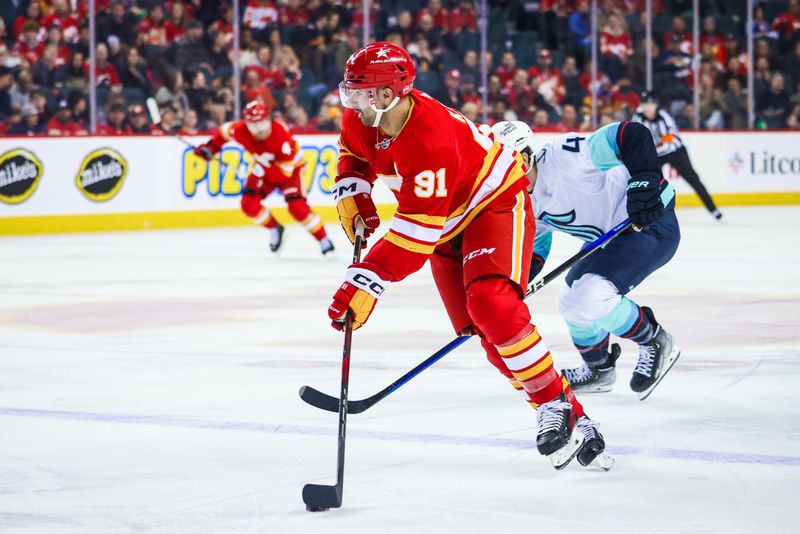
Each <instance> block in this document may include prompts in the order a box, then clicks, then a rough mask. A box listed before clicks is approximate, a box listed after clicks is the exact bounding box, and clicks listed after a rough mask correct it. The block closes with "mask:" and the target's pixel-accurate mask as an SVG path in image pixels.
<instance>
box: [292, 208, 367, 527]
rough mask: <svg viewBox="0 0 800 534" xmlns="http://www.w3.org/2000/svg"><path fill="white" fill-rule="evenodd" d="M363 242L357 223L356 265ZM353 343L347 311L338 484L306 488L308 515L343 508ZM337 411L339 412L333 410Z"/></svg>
mask: <svg viewBox="0 0 800 534" xmlns="http://www.w3.org/2000/svg"><path fill="white" fill-rule="evenodd" d="M363 241H364V227H363V225H362V224H361V221H360V220H358V223H357V228H356V238H355V243H353V263H358V262H359V261H360V259H361V244H362V243H363ZM352 344H353V314H352V313H351V312H350V310H348V311H347V313H346V314H345V318H344V344H343V347H342V390H341V393H340V394H339V399H338V411H339V438H338V439H339V445H338V449H337V456H336V484H334V485H333V486H326V485H324V484H306V485H305V486H303V502H304V503H306V510H308V511H309V512H322V511H325V510H328V509H330V508H339V507H340V506H341V505H342V490H343V489H344V438H345V431H346V430H347V387H348V384H349V382H350V349H351V347H352ZM334 411H336V410H334Z"/></svg>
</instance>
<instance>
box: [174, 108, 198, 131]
mask: <svg viewBox="0 0 800 534" xmlns="http://www.w3.org/2000/svg"><path fill="white" fill-rule="evenodd" d="M198 122H199V119H198V118H197V112H196V111H195V110H193V109H189V110H187V111H186V113H184V114H183V123H182V124H181V129H180V130H178V135H184V136H188V135H202V132H200V130H198V129H197V125H198Z"/></svg>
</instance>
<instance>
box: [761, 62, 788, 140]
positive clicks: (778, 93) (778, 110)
mask: <svg viewBox="0 0 800 534" xmlns="http://www.w3.org/2000/svg"><path fill="white" fill-rule="evenodd" d="M784 82H785V79H784V77H783V74H781V73H780V72H774V73H772V78H771V80H770V85H769V90H768V91H765V92H763V93H761V94H760V95H757V96H756V112H757V114H758V117H759V118H760V119H761V120H763V121H764V124H765V125H766V127H767V128H768V129H770V130H773V129H776V128H782V127H783V126H784V125H785V122H786V117H787V115H788V114H789V112H790V111H791V108H790V107H789V94H788V93H787V92H786V88H785V87H784Z"/></svg>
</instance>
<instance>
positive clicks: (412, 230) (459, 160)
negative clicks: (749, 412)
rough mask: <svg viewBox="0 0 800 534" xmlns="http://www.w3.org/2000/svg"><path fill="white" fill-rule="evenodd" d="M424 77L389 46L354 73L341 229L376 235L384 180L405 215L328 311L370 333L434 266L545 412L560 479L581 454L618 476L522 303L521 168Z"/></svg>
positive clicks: (528, 219) (525, 238) (347, 93)
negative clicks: (377, 199)
mask: <svg viewBox="0 0 800 534" xmlns="http://www.w3.org/2000/svg"><path fill="white" fill-rule="evenodd" d="M414 76H415V68H414V64H413V62H412V60H411V58H410V57H409V55H408V53H407V52H406V51H405V50H404V49H403V48H401V47H399V46H397V45H394V44H392V43H388V42H378V43H374V44H370V45H367V46H365V47H364V48H362V49H360V50H358V51H356V52H355V53H354V54H353V55H352V56H351V57H350V59H349V60H348V61H347V64H346V66H345V73H344V81H343V82H342V83H341V84H340V86H339V88H340V95H341V100H342V103H343V104H344V106H345V107H347V108H348V109H347V110H346V112H345V114H344V117H343V121H342V133H341V137H340V146H341V150H340V152H339V165H338V176H337V181H336V184H335V186H334V188H333V194H334V198H335V199H336V201H337V209H338V212H339V218H340V220H341V223H342V226H343V228H344V230H345V232H347V234H348V237H350V240H351V242H352V241H354V235H353V232H354V230H353V228H354V223H355V221H356V219H357V218H360V219H361V220H362V221H363V222H364V225H365V226H366V228H367V230H368V232H367V233H369V232H370V231H374V229H375V228H377V226H378V223H379V220H378V216H377V214H376V210H375V205H374V204H373V202H372V198H371V196H370V193H371V190H372V184H373V183H374V181H375V180H376V179H377V177H378V176H380V177H381V178H382V179H383V180H384V181H385V182H386V184H387V185H388V187H389V189H391V190H392V191H393V192H394V193H395V196H396V197H397V201H398V207H397V213H396V214H395V216H394V218H393V219H392V221H391V225H390V229H389V231H388V232H387V234H386V235H385V236H383V237H382V238H381V239H379V240H378V242H377V243H376V244H375V245H374V246H373V247H372V249H371V250H370V251H369V252H368V253H367V255H366V257H365V258H364V260H363V261H362V262H360V263H356V264H353V265H351V266H350V267H349V268H348V269H347V272H346V274H345V282H344V283H343V284H342V285H341V287H340V288H339V290H338V291H337V292H336V294H335V295H334V297H333V303H332V304H331V306H330V308H329V310H328V314H329V316H330V317H331V319H332V320H333V325H334V327H335V328H338V329H341V328H342V323H343V321H344V317H345V315H346V313H347V310H348V309H349V310H351V311H352V316H353V327H354V328H359V327H360V326H362V325H363V324H364V323H365V322H366V321H367V318H368V317H369V315H370V313H372V310H373V309H374V307H375V304H376V302H377V299H378V298H379V297H380V296H381V294H382V293H383V291H384V290H385V289H386V288H387V287H388V285H389V284H390V283H391V282H397V281H400V280H402V279H403V278H405V277H406V276H408V275H409V274H411V273H413V272H415V271H417V270H419V269H420V268H421V267H422V266H423V265H424V264H425V262H426V261H428V260H430V262H431V269H432V271H433V277H434V280H435V282H436V286H437V288H438V290H439V293H440V295H441V297H442V300H443V301H444V304H445V308H446V309H447V312H448V315H449V316H450V320H451V322H452V323H453V326H454V328H455V330H456V332H459V333H467V332H475V333H477V334H478V335H479V336H480V338H481V341H482V345H483V347H484V348H485V349H486V352H487V355H488V358H489V360H490V361H491V362H492V364H494V365H495V366H496V367H497V368H498V369H499V370H500V372H501V373H502V374H503V375H504V376H505V377H507V378H508V379H509V381H510V382H511V383H512V385H513V386H514V388H515V389H517V390H519V391H520V392H521V393H522V394H523V395H524V397H525V399H526V400H527V401H528V402H529V403H530V404H531V405H532V406H533V407H534V408H536V409H537V419H538V422H539V433H538V435H537V438H536V444H537V448H538V450H539V452H540V453H541V454H544V455H546V456H548V457H549V458H550V460H551V462H552V463H553V465H554V466H555V467H556V468H558V469H560V468H562V467H564V466H565V465H567V463H569V462H570V461H571V460H572V458H574V457H575V456H576V455H577V456H578V460H579V462H580V463H581V464H583V465H589V464H591V463H592V462H594V460H595V459H596V458H601V459H602V458H605V459H607V460H609V461H608V462H607V463H606V464H605V468H610V458H609V457H607V455H605V454H604V447H605V444H604V442H603V439H602V436H600V435H599V434H593V437H592V438H591V439H585V437H584V431H583V427H584V426H586V425H592V423H593V422H592V421H590V420H589V418H588V417H586V416H585V414H584V412H583V407H582V406H581V404H580V403H579V402H578V401H577V400H576V399H575V396H574V395H573V394H572V391H571V389H570V387H569V384H568V382H567V381H566V380H565V379H564V378H563V377H560V376H559V375H558V374H557V373H556V371H555V370H554V368H553V360H552V357H551V356H550V352H549V351H548V349H547V346H546V345H545V343H544V341H543V340H542V338H541V337H540V335H539V333H538V331H537V329H536V327H535V326H534V325H533V324H531V321H530V319H531V317H530V312H529V311H528V308H527V306H525V303H524V302H523V301H522V298H523V295H524V287H525V284H527V276H528V272H529V270H530V257H531V251H532V250H533V236H534V232H535V219H534V215H533V211H532V208H531V202H530V197H529V196H528V195H527V194H526V191H525V188H526V186H527V179H526V178H525V168H524V164H523V161H522V158H521V156H520V155H519V154H518V153H517V152H515V151H514V150H513V149H512V148H506V147H503V146H502V145H501V144H500V143H497V142H495V141H493V140H492V139H491V138H490V137H487V136H486V135H484V134H482V133H481V132H480V131H479V130H478V128H477V127H476V126H475V125H474V124H473V123H472V122H471V121H469V120H467V119H466V118H465V117H464V116H463V115H461V114H460V113H458V112H456V111H454V110H452V109H450V108H447V107H445V106H444V105H442V104H441V103H439V102H437V101H436V100H434V99H432V98H431V97H430V96H428V95H427V94H425V93H422V92H420V91H416V90H414V89H413V88H412V84H413V82H414ZM601 453H602V454H601ZM598 465H599V464H598Z"/></svg>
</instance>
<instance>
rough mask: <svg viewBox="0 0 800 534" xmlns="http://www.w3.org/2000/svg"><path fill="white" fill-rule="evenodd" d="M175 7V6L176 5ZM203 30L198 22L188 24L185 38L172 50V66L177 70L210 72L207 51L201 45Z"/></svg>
mask: <svg viewBox="0 0 800 534" xmlns="http://www.w3.org/2000/svg"><path fill="white" fill-rule="evenodd" d="M176 5H177V4H176ZM204 35H205V30H204V29H203V24H202V23H201V22H200V21H198V20H193V21H192V22H190V23H189V25H188V29H187V31H186V36H185V38H184V39H183V40H182V41H181V42H180V43H179V44H178V45H177V46H176V47H175V49H174V65H175V66H176V67H177V68H179V69H187V68H195V69H196V68H203V69H206V70H207V71H208V72H211V71H212V70H213V68H212V67H211V63H210V62H209V55H208V50H207V49H206V47H205V45H204V44H203V36H204Z"/></svg>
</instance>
